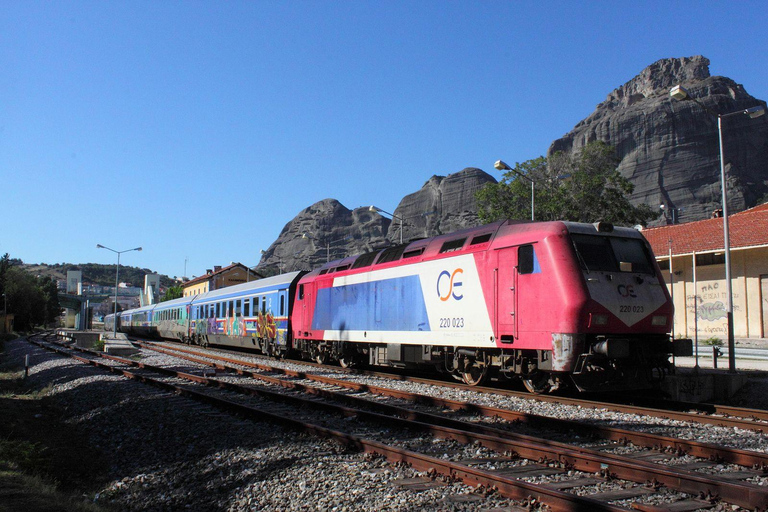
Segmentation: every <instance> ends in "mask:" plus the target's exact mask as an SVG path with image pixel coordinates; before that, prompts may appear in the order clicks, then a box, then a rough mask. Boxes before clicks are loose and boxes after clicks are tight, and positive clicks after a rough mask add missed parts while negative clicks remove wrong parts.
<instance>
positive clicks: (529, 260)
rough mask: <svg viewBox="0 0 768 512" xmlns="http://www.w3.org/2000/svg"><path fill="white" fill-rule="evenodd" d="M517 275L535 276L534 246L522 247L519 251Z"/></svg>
mask: <svg viewBox="0 0 768 512" xmlns="http://www.w3.org/2000/svg"><path fill="white" fill-rule="evenodd" d="M517 273H518V274H533V246H532V245H521V246H520V248H519V249H518V250H517Z"/></svg>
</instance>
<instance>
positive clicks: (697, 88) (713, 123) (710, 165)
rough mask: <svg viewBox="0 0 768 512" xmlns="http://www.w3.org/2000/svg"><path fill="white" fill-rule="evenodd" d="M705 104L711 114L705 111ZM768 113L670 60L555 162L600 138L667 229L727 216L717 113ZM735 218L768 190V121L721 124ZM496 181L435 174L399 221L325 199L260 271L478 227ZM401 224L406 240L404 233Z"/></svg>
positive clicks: (614, 101) (596, 118)
mask: <svg viewBox="0 0 768 512" xmlns="http://www.w3.org/2000/svg"><path fill="white" fill-rule="evenodd" d="M675 85H682V86H684V87H685V88H686V89H688V91H689V92H690V94H691V96H692V97H694V98H696V99H697V100H698V102H699V104H697V103H696V102H694V101H677V100H674V99H672V98H670V96H669V90H670V88H671V87H673V86H675ZM702 105H703V107H702ZM756 105H762V106H765V102H764V101H761V100H758V99H755V98H754V97H752V96H750V95H749V94H748V93H747V92H746V91H745V90H744V87H743V86H741V85H739V84H737V83H736V82H734V81H733V80H731V79H729V78H725V77H721V76H710V73H709V60H708V59H706V58H705V57H702V56H696V57H691V58H680V59H663V60H660V61H658V62H655V63H654V64H652V65H650V66H648V67H647V68H645V69H644V70H643V71H642V72H640V74H639V75H637V76H636V77H635V78H633V79H632V80H630V81H629V82H627V83H626V84H624V85H622V86H621V87H619V88H618V89H616V90H614V91H613V92H611V93H610V94H609V95H608V97H607V98H606V100H605V101H604V102H602V103H600V104H599V105H598V106H597V108H596V109H595V111H594V112H593V113H592V114H591V115H590V116H589V117H587V118H586V119H584V120H583V121H581V122H580V123H578V124H577V125H576V126H575V127H574V129H573V130H572V131H571V132H569V133H568V134H566V135H565V136H564V137H562V138H560V139H558V140H556V141H555V142H554V143H552V146H551V147H550V148H549V151H548V154H550V155H551V154H552V153H555V152H558V151H563V152H574V151H578V150H579V149H580V148H581V147H583V146H584V145H585V144H587V143H589V142H591V141H594V140H601V141H604V142H606V143H608V144H610V145H612V146H614V147H615V148H616V151H617V154H618V157H619V158H620V159H621V162H620V164H619V170H620V171H621V173H622V174H623V175H624V176H625V177H627V178H628V179H630V180H631V181H632V183H633V184H634V186H635V191H634V194H633V196H632V201H633V203H635V204H639V203H647V204H649V205H651V206H654V207H656V206H659V205H664V209H663V215H662V216H661V217H660V219H659V221H658V223H664V222H668V223H671V222H681V221H683V222H686V221H691V220H698V219H702V218H706V217H709V216H710V215H711V214H712V212H713V211H714V210H717V209H720V208H721V199H720V197H721V193H720V181H719V180H720V163H719V162H720V160H719V155H720V151H719V143H718V129H717V116H716V115H715V114H713V112H714V113H717V114H728V113H732V112H738V111H739V110H743V109H747V108H750V107H754V106H756ZM722 123H723V135H724V138H723V144H724V148H725V151H724V154H725V160H726V163H727V165H726V170H727V173H728V178H729V179H728V187H727V188H728V206H729V208H730V211H731V212H737V211H740V210H743V209H745V208H747V207H751V206H753V205H754V204H756V202H757V201H758V200H760V199H761V198H763V196H764V195H765V194H766V192H768V116H763V117H760V118H756V119H752V118H750V117H749V116H747V115H742V114H737V115H733V116H729V117H726V118H723V119H722ZM495 182H496V180H495V179H494V178H493V177H492V176H490V175H489V174H487V173H485V172H483V171H482V170H480V169H476V168H466V169H464V170H462V171H460V172H457V173H455V174H449V175H448V176H446V177H443V176H432V177H431V178H430V179H429V180H427V182H426V183H425V184H424V186H423V187H422V188H421V189H420V190H418V191H416V192H414V193H412V194H408V195H407V196H405V197H404V198H403V200H402V201H401V202H400V204H399V205H398V206H397V208H396V209H395V211H394V212H393V213H394V215H395V218H394V220H390V219H389V218H385V217H382V216H381V215H380V214H379V213H377V212H375V211H373V212H372V211H370V209H369V207H367V206H365V207H361V208H357V209H355V210H348V209H347V208H346V207H344V206H343V205H342V204H340V203H339V202H338V201H336V200H333V199H325V200H323V201H320V202H318V203H315V204H314V205H312V206H310V207H309V208H306V209H305V210H303V211H302V212H300V213H299V214H298V215H297V216H296V218H294V219H293V220H292V221H291V222H289V223H288V224H286V226H285V228H283V231H282V232H281V233H280V236H279V237H278V239H277V240H276V241H275V242H274V243H273V244H272V246H270V248H269V249H268V250H267V251H265V253H264V255H263V257H262V260H261V263H260V264H259V268H260V270H261V271H264V270H266V269H267V268H269V269H271V271H272V272H276V271H277V269H278V268H279V269H280V270H281V271H290V270H296V269H302V268H303V269H310V268H315V267H317V266H318V265H321V264H323V263H325V261H326V259H327V258H330V259H331V260H333V259H338V258H341V257H344V256H347V255H351V254H359V253H363V252H367V251H369V250H372V249H373V248H377V247H383V246H386V245H390V244H393V243H399V242H400V239H401V236H402V239H403V240H404V241H408V240H411V239H414V238H421V237H427V236H433V235H436V234H441V233H449V232H451V231H455V230H457V229H461V228H465V227H469V226H475V225H477V224H479V220H478V217H477V203H476V201H475V197H474V194H475V192H476V191H477V190H478V189H480V188H481V187H482V186H483V185H485V184H486V183H495ZM401 219H402V233H401Z"/></svg>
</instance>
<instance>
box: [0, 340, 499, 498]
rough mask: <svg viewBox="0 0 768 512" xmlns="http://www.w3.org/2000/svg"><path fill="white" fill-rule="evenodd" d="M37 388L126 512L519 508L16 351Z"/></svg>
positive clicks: (39, 352)
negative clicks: (101, 457) (102, 463)
mask: <svg viewBox="0 0 768 512" xmlns="http://www.w3.org/2000/svg"><path fill="white" fill-rule="evenodd" d="M6 350H7V352H8V354H9V355H10V356H11V358H12V359H13V360H16V361H18V362H19V363H20V364H21V363H22V362H23V359H24V355H25V354H30V372H29V377H28V383H29V385H30V386H32V387H37V388H45V387H48V386H50V394H51V396H52V397H53V398H54V400H55V401H56V404H57V405H58V407H60V408H61V411H62V417H61V421H63V422H66V423H69V424H73V425H77V426H78V427H79V428H81V429H83V431H85V432H87V433H88V434H89V436H90V439H91V441H92V445H93V446H94V447H95V448H97V449H99V450H102V451H103V452H104V453H106V456H107V458H108V461H109V464H110V468H109V470H108V473H109V475H108V477H109V478H110V479H111V482H110V483H108V484H107V485H106V486H105V487H104V488H103V489H102V490H101V491H100V492H99V493H98V494H96V496H95V497H94V499H95V501H96V502H99V503H108V504H112V505H114V506H116V507H117V508H118V509H120V510H196V511H203V510H211V511H218V510H227V511H230V510H231V511H239V510H328V511H346V510H377V511H379V510H388V511H389V510H393V511H401V510H402V511H407V510H510V508H509V507H510V506H511V505H512V503H511V502H510V501H508V500H506V499H503V498H501V497H498V496H494V495H492V496H484V495H482V494H481V493H480V492H479V491H478V490H475V489H473V488H471V487H468V486H465V485H462V484H459V483H440V482H439V483H437V484H436V485H434V486H427V487H428V488H426V489H423V490H415V489H414V488H413V487H412V486H409V485H408V483H409V481H408V480H407V479H412V478H417V477H423V476H424V475H423V474H421V473H418V472H416V471H413V470H412V469H410V468H407V467H402V466H393V465H391V464H389V463H387V462H386V461H385V460H383V459H380V458H373V457H370V456H366V455H363V454H360V453H356V452H347V451H345V449H344V448H342V447H341V446H339V445H337V444H335V443H333V442H329V441H325V440H320V439H317V438H315V437H311V436H308V435H303V434H297V433H296V432H292V431H289V430H286V429H283V428H281V427H277V426H275V425H272V424H267V423H257V422H253V421H247V420H243V419H239V418H236V417H233V416H229V415H227V414H223V413H219V412H218V411H217V410H215V409H212V408H206V407H205V406H200V405H199V404H197V403H196V402H192V401H189V400H187V399H184V398H180V397H176V396H173V395H170V394H168V393H165V392H162V391H159V390H156V389H154V388H151V387H148V386H144V385H141V384H138V383H135V382H132V381H127V380H126V379H124V378H121V377H117V376H113V375H107V374H104V373H103V371H101V370H98V369H95V368H92V367H90V366H87V365H84V364H81V363H77V362H74V361H72V360H69V359H65V358H62V357H60V356H57V355H54V354H52V353H50V352H48V351H45V350H43V349H40V348H38V347H35V346H33V345H30V344H28V343H26V342H25V341H22V340H17V341H13V342H8V343H6Z"/></svg>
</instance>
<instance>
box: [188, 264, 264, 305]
mask: <svg viewBox="0 0 768 512" xmlns="http://www.w3.org/2000/svg"><path fill="white" fill-rule="evenodd" d="M262 277H264V276H262V275H261V274H259V273H258V272H256V271H254V270H251V269H250V268H248V267H246V266H245V265H243V264H242V263H232V264H231V265H229V266H228V267H224V268H222V267H213V269H212V270H211V269H209V270H207V271H206V273H205V274H203V275H202V276H200V277H195V278H194V279H190V280H189V281H187V282H186V283H184V284H182V285H181V287H182V290H183V296H184V297H188V296H190V295H199V294H201V293H205V292H210V291H213V290H218V289H220V288H226V287H227V286H232V285H236V284H241V283H245V282H247V281H256V280H257V279H261V278H262Z"/></svg>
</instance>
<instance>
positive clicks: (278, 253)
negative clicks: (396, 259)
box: [257, 199, 391, 275]
mask: <svg viewBox="0 0 768 512" xmlns="http://www.w3.org/2000/svg"><path fill="white" fill-rule="evenodd" d="M390 223H391V221H390V219H387V218H385V217H382V216H381V215H379V214H378V213H377V212H371V211H369V207H367V206H366V207H361V208H356V209H354V210H349V209H348V208H346V207H345V206H344V205H342V204H341V203H340V202H338V201H337V200H335V199H323V200H322V201H319V202H317V203H315V204H313V205H312V206H310V207H308V208H305V209H303V210H302V211H301V212H299V214H298V215H296V217H294V218H293V220H291V221H290V222H288V224H286V225H285V227H284V228H283V230H282V231H281V232H280V235H279V236H278V237H277V240H275V241H274V242H273V243H272V245H270V246H269V249H267V250H266V251H264V253H263V254H262V256H261V261H260V262H259V265H258V269H257V270H259V271H260V272H264V273H266V274H268V275H271V274H276V273H278V272H291V271H294V270H311V269H313V268H316V267H319V266H321V265H323V264H324V263H326V261H328V260H331V261H332V260H334V259H339V258H343V257H345V256H347V255H351V254H360V253H364V252H368V251H370V250H373V249H374V248H376V247H384V246H386V245H389V243H388V242H387V239H386V235H387V230H388V229H389V225H390Z"/></svg>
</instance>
